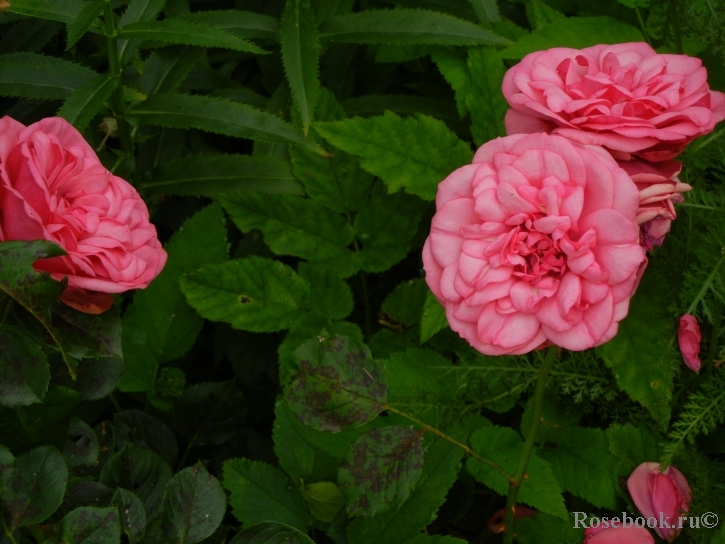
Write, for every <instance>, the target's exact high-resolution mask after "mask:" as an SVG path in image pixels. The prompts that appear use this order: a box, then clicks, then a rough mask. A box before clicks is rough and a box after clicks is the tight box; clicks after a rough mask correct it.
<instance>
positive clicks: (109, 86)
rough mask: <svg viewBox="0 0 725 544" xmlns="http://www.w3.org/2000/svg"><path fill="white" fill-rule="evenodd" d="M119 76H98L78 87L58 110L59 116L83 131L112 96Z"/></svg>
mask: <svg viewBox="0 0 725 544" xmlns="http://www.w3.org/2000/svg"><path fill="white" fill-rule="evenodd" d="M118 84H119V78H117V77H111V76H109V75H103V76H97V77H95V78H93V79H90V80H88V81H87V82H85V83H84V84H83V85H81V86H80V87H78V88H77V89H76V90H75V91H73V93H72V94H71V95H70V96H69V97H68V98H67V99H66V101H65V102H64V103H63V106H62V107H61V108H60V110H58V116H59V117H63V118H64V119H65V120H66V121H68V122H69V123H70V124H72V125H73V126H74V127H76V128H77V129H78V130H79V131H81V132H83V131H84V130H85V129H86V127H87V126H88V123H90V122H91V119H93V118H94V117H95V115H96V114H97V113H98V111H99V110H100V109H101V108H102V107H103V105H104V104H105V103H106V101H107V100H108V99H109V98H111V95H112V94H113V91H115V90H116V87H118Z"/></svg>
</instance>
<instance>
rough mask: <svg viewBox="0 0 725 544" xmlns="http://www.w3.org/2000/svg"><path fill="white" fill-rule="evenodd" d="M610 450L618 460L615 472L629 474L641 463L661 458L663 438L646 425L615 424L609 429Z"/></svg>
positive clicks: (616, 473)
mask: <svg viewBox="0 0 725 544" xmlns="http://www.w3.org/2000/svg"><path fill="white" fill-rule="evenodd" d="M607 437H608V438H609V450H610V451H611V452H612V454H614V457H615V458H616V460H617V462H616V464H615V467H614V470H613V474H615V475H616V476H617V477H623V476H629V475H630V474H631V473H632V471H633V470H634V469H635V468H637V467H638V466H639V465H640V464H641V463H646V462H650V461H655V460H657V459H659V458H660V454H661V450H660V443H661V442H662V438H661V437H659V436H657V434H655V433H654V432H652V431H651V430H650V429H648V428H647V427H644V426H640V427H635V426H634V425H632V424H631V423H627V424H625V425H620V424H617V423H615V424H613V425H611V426H610V427H609V428H608V429H607Z"/></svg>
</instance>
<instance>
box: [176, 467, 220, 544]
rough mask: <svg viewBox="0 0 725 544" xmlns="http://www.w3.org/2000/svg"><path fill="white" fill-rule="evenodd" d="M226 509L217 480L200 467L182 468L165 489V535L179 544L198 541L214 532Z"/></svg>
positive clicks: (193, 543)
mask: <svg viewBox="0 0 725 544" xmlns="http://www.w3.org/2000/svg"><path fill="white" fill-rule="evenodd" d="M226 509H227V501H226V497H225V495H224V490H223V489H222V486H221V484H220V483H219V481H218V480H217V479H216V478H214V476H212V475H211V474H209V473H208V472H207V471H206V469H205V468H204V467H203V466H201V465H195V466H193V467H188V468H185V469H184V470H182V471H181V472H179V473H178V474H176V475H175V476H174V477H173V478H172V479H171V481H170V482H169V485H168V486H167V487H166V498H165V499H164V521H163V524H162V528H163V531H164V534H165V535H167V538H170V539H171V540H172V541H173V542H178V543H179V544H195V543H196V542H201V541H202V540H204V539H205V538H207V537H209V536H211V535H212V533H214V531H216V529H217V527H219V524H220V523H221V522H222V518H224V513H225V512H226Z"/></svg>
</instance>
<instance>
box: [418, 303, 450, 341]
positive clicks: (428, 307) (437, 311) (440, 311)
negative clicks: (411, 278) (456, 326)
mask: <svg viewBox="0 0 725 544" xmlns="http://www.w3.org/2000/svg"><path fill="white" fill-rule="evenodd" d="M447 326H448V319H447V318H446V309H445V308H444V307H443V306H442V305H441V303H440V302H438V299H437V298H436V297H435V295H434V294H433V293H432V292H430V291H428V293H426V295H425V303H424V304H423V316H422V317H421V320H420V343H421V344H424V343H425V342H427V341H428V340H429V339H430V338H432V337H433V335H434V334H436V333H437V332H439V331H441V330H443V329H444V328H446V327H447Z"/></svg>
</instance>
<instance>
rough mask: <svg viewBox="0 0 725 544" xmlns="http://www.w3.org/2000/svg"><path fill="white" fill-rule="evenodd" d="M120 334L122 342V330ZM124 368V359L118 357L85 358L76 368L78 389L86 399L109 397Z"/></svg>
mask: <svg viewBox="0 0 725 544" xmlns="http://www.w3.org/2000/svg"><path fill="white" fill-rule="evenodd" d="M94 317H98V316H94ZM118 336H119V344H120V337H121V331H120V330H119V334H118ZM123 369H124V367H123V361H122V360H121V359H119V358H118V357H101V358H97V359H84V360H83V361H81V362H80V364H79V365H78V369H77V370H76V374H77V381H76V390H77V391H78V393H80V395H81V396H82V397H83V399H84V400H99V399H102V398H104V397H107V396H108V395H110V394H111V393H113V391H114V389H116V386H117V385H118V382H119V380H120V379H121V375H122V374H123Z"/></svg>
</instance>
